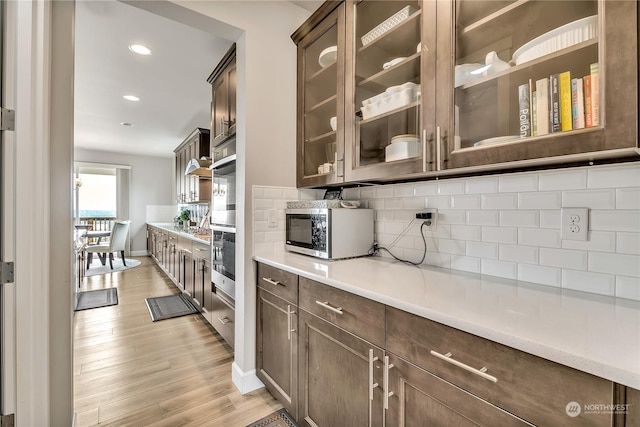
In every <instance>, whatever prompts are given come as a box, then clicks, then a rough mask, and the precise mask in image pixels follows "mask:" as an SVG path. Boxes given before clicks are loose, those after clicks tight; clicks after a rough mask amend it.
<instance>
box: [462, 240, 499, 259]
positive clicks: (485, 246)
mask: <svg viewBox="0 0 640 427" xmlns="http://www.w3.org/2000/svg"><path fill="white" fill-rule="evenodd" d="M498 251H499V246H498V244H496V243H482V242H467V256H470V257H477V258H484V259H498Z"/></svg>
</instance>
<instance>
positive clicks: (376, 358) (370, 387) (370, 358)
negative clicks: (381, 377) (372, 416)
mask: <svg viewBox="0 0 640 427" xmlns="http://www.w3.org/2000/svg"><path fill="white" fill-rule="evenodd" d="M376 360H378V356H376V357H373V349H372V348H370V349H369V400H373V389H374V388H376V387H378V383H374V382H373V362H375V361H376Z"/></svg>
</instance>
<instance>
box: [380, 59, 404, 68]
mask: <svg viewBox="0 0 640 427" xmlns="http://www.w3.org/2000/svg"><path fill="white" fill-rule="evenodd" d="M405 59H407V58H406V57H404V56H403V57H400V58H393V59H392V60H391V61H389V62H385V63H384V64H382V69H383V70H386V69H387V68H391V67H393V66H394V65H397V64H399V63H401V62H402V61H404V60H405Z"/></svg>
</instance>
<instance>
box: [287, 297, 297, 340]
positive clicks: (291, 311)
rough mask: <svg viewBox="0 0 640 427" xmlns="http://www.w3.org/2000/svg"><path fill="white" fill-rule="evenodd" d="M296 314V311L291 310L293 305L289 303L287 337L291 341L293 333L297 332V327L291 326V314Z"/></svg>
mask: <svg viewBox="0 0 640 427" xmlns="http://www.w3.org/2000/svg"><path fill="white" fill-rule="evenodd" d="M292 314H296V312H295V311H293V310H291V305H287V339H288V340H289V341H291V333H292V332H295V331H296V330H295V328H292V327H291V324H292V322H291V315H292Z"/></svg>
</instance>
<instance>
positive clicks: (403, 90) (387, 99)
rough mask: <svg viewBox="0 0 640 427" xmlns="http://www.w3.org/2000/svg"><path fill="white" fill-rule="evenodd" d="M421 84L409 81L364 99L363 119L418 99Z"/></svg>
mask: <svg viewBox="0 0 640 427" xmlns="http://www.w3.org/2000/svg"><path fill="white" fill-rule="evenodd" d="M419 94H420V86H419V85H417V84H415V83H411V82H407V83H404V84H402V85H398V86H391V87H390V88H388V89H387V90H386V91H384V92H383V93H381V94H378V95H376V96H374V97H371V98H369V99H365V100H364V101H362V119H363V120H366V119H369V118H371V117H375V116H377V115H380V114H384V113H386V112H388V111H391V110H395V109H396V108H401V107H404V106H406V105H409V104H411V103H413V102H416V101H418V96H419Z"/></svg>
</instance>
